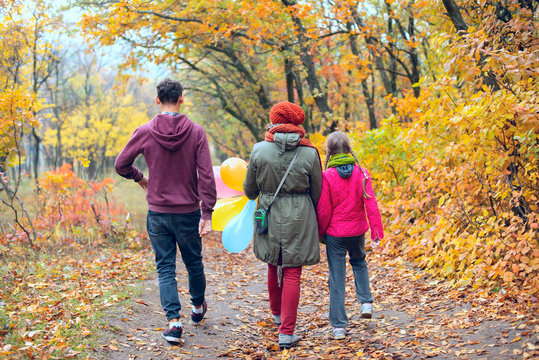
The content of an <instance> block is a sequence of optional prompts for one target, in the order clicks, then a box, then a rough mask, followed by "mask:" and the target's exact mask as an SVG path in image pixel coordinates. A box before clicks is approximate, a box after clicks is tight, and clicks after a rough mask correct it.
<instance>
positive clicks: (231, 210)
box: [211, 196, 249, 231]
mask: <svg viewBox="0 0 539 360" xmlns="http://www.w3.org/2000/svg"><path fill="white" fill-rule="evenodd" d="M247 200H249V199H247V196H242V197H235V198H231V199H220V200H217V204H215V207H214V208H213V215H212V219H211V228H212V229H213V230H216V231H223V230H224V229H225V226H226V224H228V222H229V221H230V220H232V218H233V217H234V216H236V215H238V214H239V213H240V212H241V210H242V209H243V207H244V206H245V204H246V203H247Z"/></svg>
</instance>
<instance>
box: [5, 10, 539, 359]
mask: <svg viewBox="0 0 539 360" xmlns="http://www.w3.org/2000/svg"><path fill="white" fill-rule="evenodd" d="M537 15H538V3H537V2H535V1H531V0H499V1H495V0H480V1H454V0H443V1H421V0H334V1H326V0H320V1H285V0H282V1H270V0H266V1H250V0H235V1H234V0H219V1H201V0H197V1H189V0H186V1H152V2H148V1H142V0H120V1H99V0H97V1H66V2H65V3H61V4H60V5H58V2H52V1H45V0H43V1H41V0H40V1H22V0H21V1H17V0H0V17H1V21H0V200H1V201H2V208H1V211H0V215H1V218H0V267H1V269H2V270H1V277H2V280H1V281H2V288H3V289H8V290H12V289H15V290H14V291H7V292H6V291H3V292H2V294H1V295H0V298H1V299H2V302H1V303H0V326H1V327H0V335H1V336H2V339H3V342H4V344H5V345H4V346H3V347H2V348H1V349H0V350H2V351H4V352H6V353H19V354H20V353H21V352H20V351H22V352H27V353H30V354H35V353H36V352H39V351H43V349H45V348H46V349H47V351H49V352H51V353H55V352H56V353H59V354H62V351H64V352H65V351H67V350H66V349H67V348H68V345H69V344H70V343H69V341H70V340H68V339H69V338H70V336H72V337H74V338H76V337H77V336H79V337H80V338H84V337H86V336H87V335H88V334H86V335H85V334H84V333H81V332H80V331H79V330H80V319H81V318H85V316H87V315H88V312H89V311H90V309H93V307H95V306H107V304H108V303H109V302H110V301H113V300H111V299H114V301H117V300H118V299H121V298H122V296H120V297H118V295H117V294H118V290H117V288H116V287H115V285H113V284H108V285H106V286H105V285H103V284H101V285H100V286H96V285H95V284H93V283H92V285H91V286H90V283H88V284H86V285H84V286H87V287H91V288H92V289H94V290H92V291H94V292H92V291H85V292H84V295H83V294H82V292H81V291H80V286H82V285H81V281H82V280H81V277H85V278H89V277H91V275H92V274H93V275H95V276H98V277H102V279H103V281H104V282H105V283H106V281H107V280H109V281H110V280H111V279H117V278H118V276H120V277H121V278H122V279H124V280H125V281H128V282H130V283H132V282H133V281H134V280H135V279H136V278H139V277H142V276H143V273H144V271H147V259H146V258H145V255H144V252H145V251H148V246H147V241H146V239H145V238H144V235H143V234H142V233H141V232H140V230H141V229H142V228H143V225H142V224H138V225H137V227H136V228H135V227H133V224H132V223H131V221H130V218H131V217H132V215H130V216H127V218H126V215H127V211H126V207H128V206H127V205H129V206H137V205H136V204H132V202H133V200H132V199H131V198H130V196H129V193H128V191H129V190H126V189H129V188H128V187H126V186H125V185H123V184H125V183H122V182H119V180H118V178H117V177H116V178H115V180H112V179H110V178H109V177H111V176H112V175H113V168H112V165H113V162H114V158H115V156H116V155H117V154H118V152H119V151H120V150H121V148H122V147H123V145H124V144H125V143H126V142H127V140H128V139H129V136H130V134H131V133H132V131H133V130H134V129H135V128H136V127H137V126H139V125H141V124H143V123H145V122H147V121H148V120H149V119H150V118H151V117H153V115H154V114H155V113H156V112H157V111H158V109H157V107H156V105H155V104H154V101H155V100H154V96H155V95H154V85H155V83H156V82H157V81H158V80H160V79H161V78H162V77H164V76H170V77H173V78H177V79H180V80H181V82H182V83H183V84H184V87H185V99H186V104H185V106H184V108H183V111H184V112H185V113H187V114H188V115H189V116H190V117H191V118H192V119H193V120H194V121H195V122H198V123H200V124H202V125H203V126H204V127H205V129H206V130H207V132H208V135H209V138H210V142H211V146H212V152H213V156H214V164H215V165H219V164H220V162H221V161H223V160H224V159H226V158H228V157H230V156H238V157H241V158H244V159H247V157H248V154H249V152H250V149H251V147H252V145H253V144H254V143H255V142H257V141H260V140H262V139H263V136H264V133H265V129H266V126H267V125H268V112H269V109H270V108H271V107H272V106H273V105H274V104H275V103H276V102H278V101H282V100H288V101H291V102H295V103H297V104H299V105H300V106H301V107H302V108H303V109H304V110H305V112H306V115H307V116H306V122H305V124H304V126H305V128H306V130H307V134H308V135H307V136H308V137H309V138H310V139H311V140H312V141H313V142H314V143H315V144H316V145H317V146H319V148H320V149H321V150H323V142H324V139H325V136H326V135H327V134H328V133H330V132H332V131H335V130H343V131H346V132H347V133H348V134H349V135H350V137H351V140H352V143H353V147H354V150H355V152H356V154H357V156H358V158H359V159H360V162H361V165H362V166H364V167H366V168H368V169H369V170H370V172H371V174H372V177H373V183H374V184H375V190H376V192H377V197H378V199H379V203H380V204H381V210H382V215H383V217H384V224H385V227H386V229H387V234H388V236H387V238H386V240H385V241H384V243H383V252H384V253H385V254H390V255H391V254H394V255H399V256H404V257H406V258H408V259H409V260H411V261H414V262H415V264H416V265H417V266H419V267H420V268H421V269H423V270H424V271H425V272H428V273H429V274H431V275H433V276H435V277H439V278H442V279H445V281H448V283H449V284H450V285H451V286H453V287H455V288H459V289H461V288H462V289H469V290H471V291H475V292H477V293H478V294H486V295H488V294H501V295H502V296H503V297H504V299H506V300H507V301H510V302H512V303H515V304H518V305H519V306H531V307H534V306H535V307H536V306H537V296H538V295H539V293H538V289H539V276H538V271H539V237H538V231H539V230H538V227H539V217H538V198H539V168H538V158H539V144H538V134H539V96H538V90H539V81H537V77H538V75H539V56H538V55H539V40H538V36H537V35H538V34H537V32H538V28H539V27H538V24H537ZM322 156H324V155H323V151H322ZM137 165H138V166H140V167H141V168H143V169H144V167H145V164H144V162H143V161H142V159H139V160H138V162H137ZM107 176H108V177H107ZM114 195H116V196H114ZM130 201H131V203H130ZM138 202H139V203H140V199H139V200H138ZM138 205H139V206H140V207H143V205H141V204H138ZM143 213H144V209H140V211H139V213H138V214H137V215H138V217H136V219H137V221H138V220H140V219H142V217H143V216H144V214H143ZM81 251H82V252H84V253H85V256H82V257H77V256H75V255H76V254H80V253H81ZM104 254H106V255H104ZM109 257H110V258H109ZM126 263H136V264H138V265H137V266H139V267H140V269H141V271H140V272H138V273H137V272H133V273H126V272H125V271H122V269H124V270H125V267H126ZM89 264H91V265H89ZM110 264H113V265H111V266H110ZM142 269H146V270H144V271H143V270H142ZM59 279H62V281H60V280H59ZM50 281H52V282H55V283H57V285H56V286H61V287H62V289H64V290H65V291H66V292H65V294H64V295H58V294H57V295H52V294H51V288H50V286H48V285H45V284H48V283H49V282H50ZM40 284H41V285H40ZM58 284H64V285H58ZM103 286H105V288H106V290H104V288H103ZM17 289H18V290H17ZM52 290H54V288H52ZM56 290H58V289H56ZM107 291H109V292H110V293H109V294H108V295H107ZM29 293H31V294H33V296H41V298H42V299H46V300H42V301H41V302H39V304H38V305H35V302H32V301H31V300H28V298H27V296H25V295H28V294H29ZM58 296H65V297H67V298H69V299H70V301H71V302H72V304H71V305H65V306H68V307H67V308H65V309H60V310H59V309H58V307H59V306H60V307H61V306H64V305H61V304H60V300H61V299H62V298H60V297H58ZM125 296H128V295H127V294H124V297H125ZM25 299H26V300H25ZM30 299H32V297H30ZM25 301H28V303H27V304H26V305H27V306H26V305H25V306H21V305H20V304H21V303H25ZM59 304H60V305H59ZM96 304H101V305H96ZM68 309H69V310H68ZM54 314H56V315H54ZM73 314H77V315H78V317H77V316H74V317H73V316H72V315H73ZM55 316H56V317H55ZM58 317H60V318H62V317H66V319H67V320H65V321H66V322H67V323H68V324H71V325H69V326H68V328H67V329H66V328H65V324H64V326H58V323H57V321H56V320H55V319H56V318H58ZM77 319H79V320H77ZM38 320H40V321H41V323H42V328H40V329H39V331H38V332H35V333H31V331H30V330H29V325H28V324H31V323H32V321H35V322H36V323H38V322H39V321H38ZM53 320H54V321H53ZM55 326H56V327H55ZM70 327H71V330H70V329H69V328H70ZM30 328H31V326H30ZM77 329H78V330H77ZM41 331H43V332H41ZM70 331H72V332H73V333H70ZM74 334H76V336H75V335H74ZM27 343H30V344H32V345H28V344H27ZM36 344H38V345H36ZM21 349H22V350H21ZM36 349H37V350H36ZM80 351H83V350H80Z"/></svg>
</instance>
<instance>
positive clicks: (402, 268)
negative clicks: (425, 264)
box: [95, 233, 539, 360]
mask: <svg viewBox="0 0 539 360" xmlns="http://www.w3.org/2000/svg"><path fill="white" fill-rule="evenodd" d="M204 243H205V249H204V259H205V260H204V261H205V269H206V277H207V303H208V313H207V315H206V319H205V321H204V325H203V326H200V327H194V326H192V325H191V324H190V323H189V315H190V303H189V294H188V292H187V290H186V289H187V288H188V287H187V273H186V270H185V268H184V266H183V263H182V262H181V260H180V258H179V257H178V258H179V260H178V271H177V273H178V276H177V279H178V282H179V283H178V290H179V292H180V300H181V303H182V306H183V309H182V311H181V316H182V322H183V324H184V335H183V343H182V344H181V346H171V345H170V344H168V343H167V342H166V341H165V340H164V339H162V338H161V336H160V335H161V332H162V331H163V328H164V327H165V317H164V313H163V311H162V309H161V306H160V303H159V290H158V286H157V280H156V279H150V280H147V281H145V282H144V283H142V284H141V286H142V288H141V290H142V291H141V295H140V296H139V297H137V298H134V299H132V301H130V303H129V304H128V306H127V307H126V308H121V307H118V308H115V309H112V310H111V311H110V313H109V314H108V316H107V321H106V323H107V325H106V326H105V327H104V328H103V329H102V330H101V333H100V339H101V345H100V346H99V347H98V348H96V352H95V358H96V359H175V360H176V359H196V358H203V359H218V358H219V359H220V358H224V359H227V358H230V359H355V358H365V359H426V358H430V359H521V358H535V357H539V339H538V333H539V318H538V316H537V315H538V314H537V313H533V312H530V311H522V309H521V308H520V309H519V310H517V309H516V306H515V305H514V304H512V303H511V302H510V301H508V300H507V299H503V298H502V297H501V295H497V294H496V295H493V296H491V297H489V298H474V297H473V293H472V291H473V290H467V289H451V288H450V287H448V286H447V284H444V283H443V282H439V281H436V280H434V279H432V278H430V277H428V276H426V275H424V274H423V273H422V272H421V271H419V270H418V269H415V268H413V267H412V266H411V265H410V264H407V263H405V262H403V261H402V260H401V259H388V258H387V257H384V256H382V255H378V254H369V255H368V263H369V271H370V275H371V289H372V291H373V296H374V298H375V303H374V316H373V319H371V320H365V319H360V317H359V305H358V304H357V303H356V299H355V290H354V287H353V277H352V272H351V269H350V267H349V266H348V268H347V271H348V273H347V277H348V281H347V312H348V315H349V317H350V324H349V326H348V329H347V330H348V336H347V338H346V339H345V340H340V341H338V340H333V339H332V338H331V336H330V335H331V326H330V325H329V319H328V309H329V293H328V289H327V263H326V257H325V249H322V251H321V254H322V261H321V263H320V264H318V265H316V266H312V267H307V268H305V269H304V272H303V275H302V295H301V299H300V306H299V316H298V323H297V326H296V334H298V335H299V336H300V337H301V338H302V340H301V341H300V343H299V346H297V347H296V348H293V349H291V350H284V351H281V350H279V349H278V346H277V337H278V329H277V327H276V326H275V325H274V324H273V323H272V319H271V313H270V311H269V304H268V293H267V289H266V286H265V278H266V265H265V264H264V263H262V262H260V261H258V260H256V259H255V257H254V255H253V253H252V248H251V247H249V248H248V249H247V250H245V251H243V252H242V253H239V254H230V253H228V252H227V251H226V250H224V249H223V247H222V246H221V244H220V237H219V233H213V234H212V235H211V236H210V237H208V238H207V239H205V240H204Z"/></svg>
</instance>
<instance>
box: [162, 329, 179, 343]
mask: <svg viewBox="0 0 539 360" xmlns="http://www.w3.org/2000/svg"><path fill="white" fill-rule="evenodd" d="M182 332H183V329H182V327H181V326H173V327H171V328H170V329H167V330H165V331H163V333H162V334H161V336H162V337H163V339H165V340H166V341H168V342H169V343H172V344H179V343H180V340H181V338H182Z"/></svg>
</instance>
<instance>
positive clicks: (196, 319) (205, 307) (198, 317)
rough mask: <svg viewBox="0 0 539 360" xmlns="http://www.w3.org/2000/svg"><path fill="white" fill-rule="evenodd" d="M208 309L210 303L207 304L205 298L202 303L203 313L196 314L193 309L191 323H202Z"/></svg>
mask: <svg viewBox="0 0 539 360" xmlns="http://www.w3.org/2000/svg"><path fill="white" fill-rule="evenodd" d="M206 310H208V305H207V304H206V300H204V302H203V303H202V314H195V313H194V312H193V311H191V323H192V324H193V325H201V324H202V319H204V315H206Z"/></svg>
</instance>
